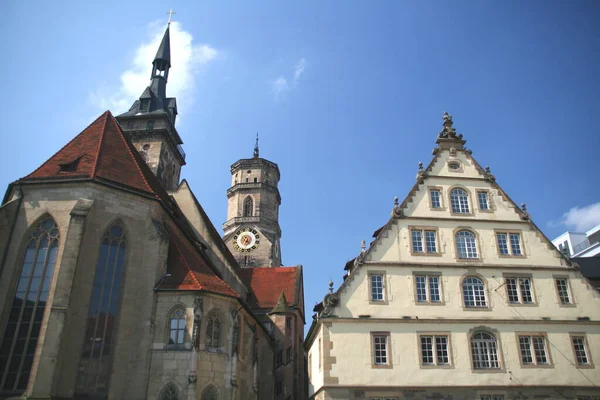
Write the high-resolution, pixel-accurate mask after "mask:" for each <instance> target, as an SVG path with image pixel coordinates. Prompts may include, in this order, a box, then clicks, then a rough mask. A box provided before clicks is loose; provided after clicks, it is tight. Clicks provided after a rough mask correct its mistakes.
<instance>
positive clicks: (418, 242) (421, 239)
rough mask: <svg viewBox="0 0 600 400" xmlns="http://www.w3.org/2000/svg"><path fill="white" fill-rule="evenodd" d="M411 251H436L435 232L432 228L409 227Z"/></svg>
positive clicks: (430, 252)
mask: <svg viewBox="0 0 600 400" xmlns="http://www.w3.org/2000/svg"><path fill="white" fill-rule="evenodd" d="M410 233H411V235H410V236H411V239H412V251H413V253H423V252H427V254H433V253H437V232H436V231H434V230H421V229H411V230H410Z"/></svg>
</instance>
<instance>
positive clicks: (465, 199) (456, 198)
mask: <svg viewBox="0 0 600 400" xmlns="http://www.w3.org/2000/svg"><path fill="white" fill-rule="evenodd" d="M450 205H451V206H452V212H453V213H460V214H469V213H470V212H471V211H470V210H469V196H468V195H467V192H465V191H464V190H463V189H458V188H457V189H452V191H451V192H450Z"/></svg>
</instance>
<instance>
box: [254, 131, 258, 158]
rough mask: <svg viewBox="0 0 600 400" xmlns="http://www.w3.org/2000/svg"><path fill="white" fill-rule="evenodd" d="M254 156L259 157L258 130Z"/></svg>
mask: <svg viewBox="0 0 600 400" xmlns="http://www.w3.org/2000/svg"><path fill="white" fill-rule="evenodd" d="M254 158H258V132H256V142H255V143H254Z"/></svg>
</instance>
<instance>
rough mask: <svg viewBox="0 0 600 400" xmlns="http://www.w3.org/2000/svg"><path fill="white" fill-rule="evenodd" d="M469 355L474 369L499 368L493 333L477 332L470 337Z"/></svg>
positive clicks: (496, 345) (496, 346) (496, 344)
mask: <svg viewBox="0 0 600 400" xmlns="http://www.w3.org/2000/svg"><path fill="white" fill-rule="evenodd" d="M471 357H472V359H473V368H474V369H496V368H500V361H498V343H497V342H496V338H495V337H494V335H492V334H490V333H487V332H477V333H475V334H474V335H473V337H472V338H471Z"/></svg>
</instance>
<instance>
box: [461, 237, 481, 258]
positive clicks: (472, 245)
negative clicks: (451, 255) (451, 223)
mask: <svg viewBox="0 0 600 400" xmlns="http://www.w3.org/2000/svg"><path fill="white" fill-rule="evenodd" d="M456 251H457V253H458V258H463V259H468V258H479V256H478V255H477V241H476V240H475V235H474V234H473V232H469V231H460V232H457V233H456Z"/></svg>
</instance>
